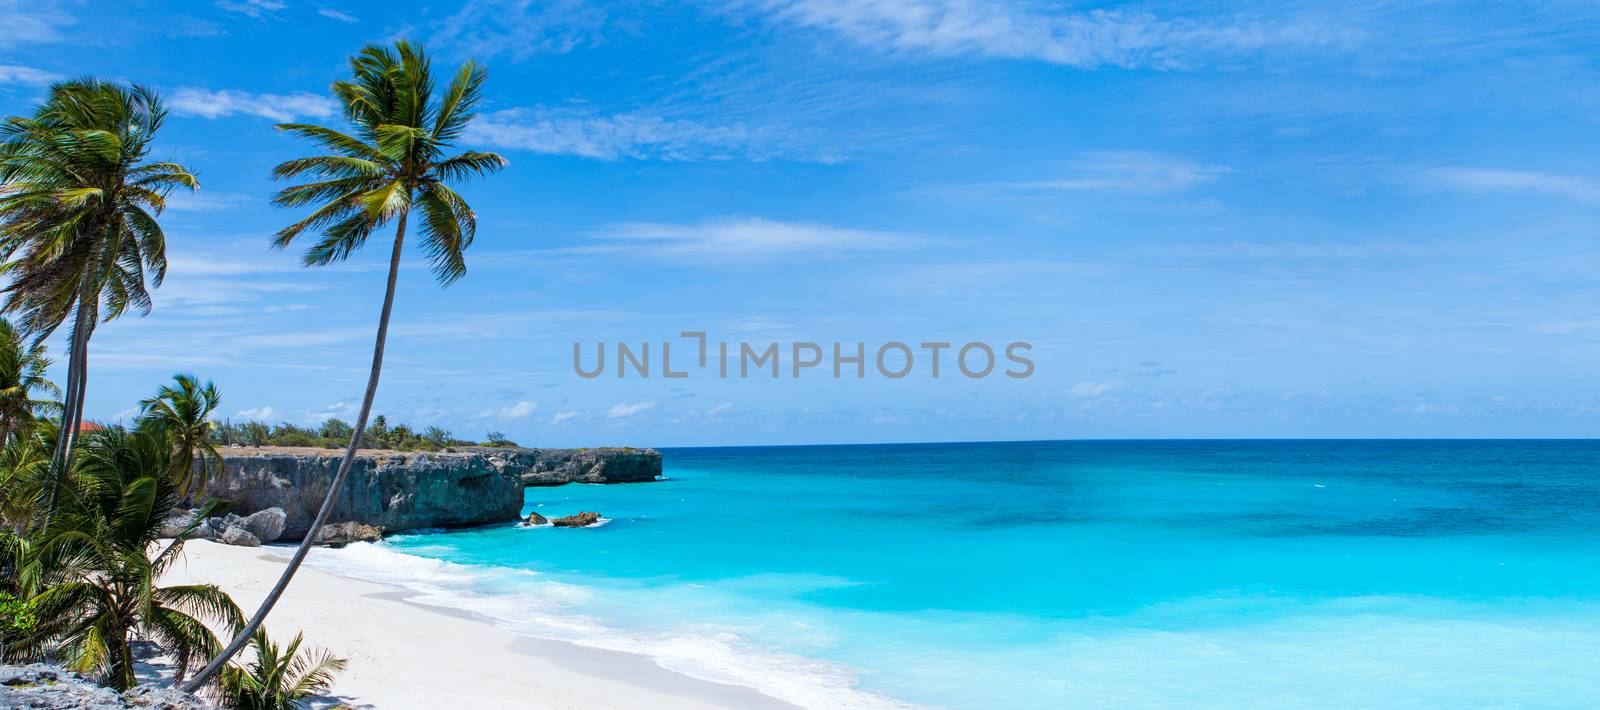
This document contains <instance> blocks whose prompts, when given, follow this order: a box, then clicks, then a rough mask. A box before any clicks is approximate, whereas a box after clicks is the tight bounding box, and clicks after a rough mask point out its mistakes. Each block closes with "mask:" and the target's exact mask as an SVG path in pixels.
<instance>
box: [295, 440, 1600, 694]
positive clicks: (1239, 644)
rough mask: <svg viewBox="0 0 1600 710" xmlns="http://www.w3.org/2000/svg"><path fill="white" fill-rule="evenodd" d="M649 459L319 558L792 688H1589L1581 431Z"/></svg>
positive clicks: (1598, 630)
mask: <svg viewBox="0 0 1600 710" xmlns="http://www.w3.org/2000/svg"><path fill="white" fill-rule="evenodd" d="M664 453H665V455H666V459H665V460H666V473H667V476H668V478H669V480H666V481H663V482H658V483H651V484H633V485H613V486H592V485H571V486H563V487H558V488H533V489H529V490H528V492H527V500H528V509H529V510H538V511H540V512H541V513H543V514H545V515H548V516H552V517H553V516H555V515H561V514H570V513H575V512H578V511H580V510H595V511H598V512H600V513H602V514H603V515H604V516H605V517H606V518H608V519H609V522H608V523H607V524H606V525H604V526H602V527H600V528H594V529H586V530H566V529H553V528H519V527H514V526H502V527H491V528H482V529H475V530H468V531H453V532H442V533H434V534H420V535H408V536H402V537H398V538H392V539H391V540H390V541H388V542H386V543H383V544H381V545H377V546H365V547H352V548H347V550H346V551H344V552H343V554H342V555H341V556H338V557H332V558H328V559H329V561H327V562H326V564H332V565H336V566H340V567H341V568H342V569H344V570H345V571H347V572H352V573H355V574H360V575H364V576H372V577H376V578H383V579H388V580H390V581H398V582H402V583H405V584H409V585H411V586H413V587H415V588H417V589H420V590H422V591H424V592H426V593H427V594H428V595H429V597H428V598H429V600H431V601H433V602H435V603H441V604H450V605H454V606H460V607H463V608H468V609H473V610H475V611H478V612H480V613H483V614H485V615H487V616H490V617H492V618H494V619H496V620H497V621H499V622H501V623H504V624H506V625H508V626H511V627H514V628H517V629H519V630H521V631H523V632H526V633H531V634H536V635H543V636H550V637H555V638H566V639H577V640H580V641H582V642H584V643H589V644H592V645H597V646H603V647H608V648H617V649H624V650H632V651H638V652H641V653H647V654H650V655H653V656H655V657H656V658H658V659H659V660H660V662H661V663H662V664H663V665H666V666H668V667H671V668H674V669H677V670H682V671H685V672H688V673H691V674H693V675H697V676H701V677H706V678H710V679H714V680H724V681H730V682H739V683H742V684H747V685H752V686H754V687H757V688H758V689H761V690H763V691H765V692H768V693H769V694H772V695H775V696H778V697H782V698H784V699H787V700H790V701H793V702H796V703H799V704H802V705H805V706H808V707H816V708H841V707H894V706H896V705H897V704H899V703H902V702H903V703H908V704H912V705H920V706H932V707H948V708H974V709H976V708H984V709H988V708H1046V707H1050V708H1054V707H1107V706H1137V707H1196V706H1210V707H1463V706H1472V707H1481V706H1523V707H1594V706H1595V705H1596V704H1597V703H1600V670H1597V669H1600V442H1591V441H1204V442H1199V441H1129V442H1042V443H985V444H932V445H875V446H815V447H774V448H723V449H673V450H667V451H665V452H664Z"/></svg>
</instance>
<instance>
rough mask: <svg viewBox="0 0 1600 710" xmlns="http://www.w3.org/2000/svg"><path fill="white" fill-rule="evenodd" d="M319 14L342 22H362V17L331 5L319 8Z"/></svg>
mask: <svg viewBox="0 0 1600 710" xmlns="http://www.w3.org/2000/svg"><path fill="white" fill-rule="evenodd" d="M317 14H318V15H321V16H323V17H327V18H330V19H334V20H338V21H340V22H360V21H361V20H360V18H357V17H356V16H355V15H352V14H350V13H347V12H340V11H338V10H335V9H333V8H331V7H319V8H317Z"/></svg>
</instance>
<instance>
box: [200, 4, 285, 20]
mask: <svg viewBox="0 0 1600 710" xmlns="http://www.w3.org/2000/svg"><path fill="white" fill-rule="evenodd" d="M216 5H217V7H220V8H222V9H224V10H227V11H228V12H237V13H239V14H241V15H245V16H247V17H254V18H256V19H258V20H259V19H261V18H262V17H263V16H265V15H271V14H273V13H276V12H277V11H279V10H282V9H284V8H286V7H288V5H287V4H285V3H284V2H283V0H217V3H216Z"/></svg>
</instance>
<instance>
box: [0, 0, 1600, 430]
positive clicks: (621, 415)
mask: <svg viewBox="0 0 1600 710" xmlns="http://www.w3.org/2000/svg"><path fill="white" fill-rule="evenodd" d="M0 24H3V25H4V26H5V27H6V31H5V32H3V33H0V112H3V113H6V114H14V113H21V112H25V111H27V110H28V109H29V108H30V106H31V105H32V104H33V103H34V102H35V101H36V100H37V99H38V98H39V97H40V96H41V95H42V93H43V91H44V88H45V86H46V85H47V84H48V82H49V81H51V80H53V79H56V78H61V77H67V76H74V75H79V74H94V75H97V76H101V77H107V78H116V79H125V80H134V81H138V82H141V83H145V84H148V85H150V86H152V87H155V88H157V89H159V90H160V91H161V92H162V93H163V94H164V95H165V97H166V99H167V101H168V103H169V106H170V108H171V109H172V113H173V115H172V118H171V120H170V121H169V123H168V125H167V127H166V129H165V132H164V134H163V135H162V137H161V140H160V141H159V146H160V147H159V151H160V152H161V153H162V154H163V157H171V158H175V159H177V160H180V161H182V162H184V163H186V164H188V165H190V166H191V167H193V168H194V169H195V170H196V171H197V172H198V173H199V175H200V178H201V181H202V184H203V189H202V191H201V192H199V193H198V194H196V195H194V196H193V197H187V198H183V197H180V198H178V199H177V200H175V204H174V207H173V209H172V210H170V211H169V212H168V213H167V214H166V215H165V217H164V219H163V221H164V224H165V225H166V229H167V232H168V236H169V242H170V246H169V257H170V258H171V260H172V269H171V272H170V275H169V278H168V281H167V283H166V285H164V286H163V287H162V288H161V289H160V290H159V291H157V293H156V307H155V310H154V312H153V313H152V314H151V315H149V316H148V317H145V318H131V317H130V318H124V319H122V320H119V321H116V322H113V323H111V324H108V325H105V326H103V327H101V329H100V330H99V331H98V332H97V334H96V336H95V340H94V344H93V348H92V351H91V363H92V364H91V368H92V369H91V380H90V382H91V385H90V387H91V389H90V392H89V402H88V407H89V414H90V416H91V417H94V418H98V419H103V420H110V419H116V418H118V417H125V416H127V414H128V412H129V410H130V408H131V407H132V406H133V405H134V403H135V402H136V401H137V400H138V399H139V398H140V397H142V396H145V395H146V394H148V393H149V392H150V391H151V390H153V389H154V387H155V386H156V385H157V384H159V383H160V382H161V381H163V380H164V379H166V378H167V377H169V376H170V375H171V374H172V373H174V372H179V371H192V372H194V373H196V374H198V375H200V376H202V377H205V378H210V379H214V380H215V381H216V382H217V383H218V385H219V386H220V387H221V388H222V390H223V393H224V398H225V401H224V405H223V411H222V414H223V415H224V416H228V417H232V418H235V419H241V418H250V417H264V418H267V419H269V420H274V421H278V420H284V421H293V422H296V423H302V424H304V423H313V422H315V421H317V420H319V419H321V418H324V417H327V416H343V417H345V418H347V419H348V418H349V417H350V414H351V412H352V411H353V409H354V407H353V405H354V404H355V403H356V401H357V399H358V397H359V395H360V390H361V387H362V385H363V383H364V373H365V369H366V364H367V360H368V358H369V353H370V337H371V335H372V331H373V328H374V324H375V320H376V314H377V309H378V305H379V300H380V298H381V292H382V280H383V274H382V270H383V268H384V263H383V259H384V258H385V256H386V251H385V250H384V249H382V248H370V249H369V250H368V251H367V252H366V253H363V254H361V255H360V256H359V257H358V258H355V259H353V260H351V261H350V262H349V263H347V264H345V265H342V266H339V267H335V268H328V269H321V270H309V271H308V270H305V269H302V268H301V267H300V266H299V264H298V260H297V255H296V254H295V253H293V252H276V251H272V250H270V249H268V247H267V241H268V235H270V234H271V233H272V232H273V231H274V230H275V229H277V228H279V227H281V226H282V225H284V224H286V223H287V222H288V221H289V220H291V219H293V218H294V215H293V214H292V213H290V212H287V211H282V210H277V209H275V208H273V207H271V206H270V205H269V204H268V203H267V197H268V196H269V195H270V194H271V193H272V191H273V190H274V189H275V188H276V187H277V186H276V185H275V184H274V183H273V182H272V181H271V179H270V178H269V176H268V171H269V170H270V168H271V167H272V166H273V165H274V164H276V163H277V162H279V161H282V160H285V159H288V158H292V157H298V156H301V155H305V154H309V153H310V152H312V151H310V150H309V149H308V146H306V145H304V144H302V143H298V142H296V141H295V140H292V139H290V138H288V137H285V136H281V135H277V134H276V133H275V132H274V131H273V129H272V124H273V123H274V122H277V121H284V120H291V119H292V120H309V121H319V122H334V123H337V121H338V120H339V119H338V118H337V115H336V112H335V110H334V107H333V105H332V104H331V102H330V101H329V100H328V98H327V91H326V87H327V85H328V83H329V82H330V81H332V80H335V79H337V78H340V77H341V76H342V74H343V72H344V64H343V62H344V59H345V58H346V57H347V56H348V55H349V54H350V53H351V52H353V51H355V50H356V49H358V48H359V47H360V46H361V45H362V44H364V43H366V42H370V41H385V40H391V39H394V38H398V37H407V38H411V39H414V40H419V41H422V42H425V43H426V44H427V45H428V47H429V48H430V49H431V50H432V51H433V52H434V54H435V55H436V59H437V61H438V62H439V63H441V64H450V65H453V64H454V63H455V62H458V61H460V60H462V59H466V58H476V59H478V60H480V61H482V62H484V63H486V64H487V66H488V67H489V70H490V81H489V85H488V90H487V95H486V97H485V100H484V104H483V107H482V108H483V116H482V117H481V119H480V120H479V122H478V123H477V125H476V126H475V128H474V129H473V130H472V131H471V132H470V133H469V135H468V137H467V140H465V141H463V147H469V148H479V149H492V150H497V151H500V152H502V153H503V154H504V155H505V156H506V157H507V158H508V159H509V160H510V161H511V164H510V166H509V167H508V168H507V170H506V171H505V172H504V173H502V174H501V175H499V176H497V177H495V178H493V179H491V180H488V181H484V182H481V183H473V184H469V185H467V186H465V187H463V188H462V191H463V193H464V194H465V195H466V196H467V197H468V199H469V200H470V201H471V203H472V204H473V206H474V207H475V208H476V210H477V211H478V214H479V219H480V229H479V234H478V240H477V243H476V244H475V245H474V246H473V247H472V249H471V251H470V252H469V258H468V263H469V269H470V273H469V276H468V277H467V278H466V279H464V280H463V281H461V282H459V283H458V284H456V285H454V286H452V287H450V288H448V289H441V288H439V287H438V286H436V285H435V284H434V283H432V282H431V280H430V279H429V277H428V274H427V271H426V268H425V264H423V263H421V261H420V260H417V259H412V260H409V261H408V263H407V265H406V269H405V270H404V271H403V273H402V276H401V293H400V296H399V300H398V305H397V308H396V315H395V326H394V330H393V335H392V339H391V345H390V357H389V359H388V364H387V367H386V369H385V372H384V379H383V386H382V390H381V392H380V395H379V399H378V410H379V411H381V412H383V413H386V414H388V415H389V416H390V418H391V419H395V420H405V421H409V422H412V423H414V424H418V425H425V424H439V425H441V426H444V427H446V428H449V429H451V430H453V431H455V432H456V433H457V434H458V435H461V436H472V437H476V436H479V435H481V433H482V432H485V431H488V430H500V431H504V432H506V433H507V434H508V435H510V436H511V437H512V438H514V439H516V440H518V441H520V442H522V443H524V444H532V445H551V446H555V445H599V444H630V445H691V444H756V443H822V442H868V441H928V440H981V439H1023V438H1086V437H1196V436H1198V437H1258V436H1264V437H1278V436H1329V437H1346V436H1587V435H1593V434H1594V432H1595V431H1596V429H1597V426H1596V425H1597V424H1600V391H1597V388H1596V386H1595V384H1594V382H1595V380H1594V377H1593V375H1594V373H1595V370H1596V363H1597V362H1600V357H1597V356H1600V288H1597V286H1600V239H1597V237H1600V164H1597V162H1596V157H1597V156H1600V131H1597V129H1600V52H1597V51H1596V50H1597V42H1596V39H1595V38H1596V37H1600V7H1597V6H1595V5H1594V4H1592V3H1586V2H1551V3H1543V4H1522V3H1457V4H1433V3H1388V2H1353V3H1326V4H1318V3H1301V2H1271V3H1267V2H1244V3H1226V4H1212V3H1165V2H1154V3H1125V4H1118V3H1043V2H988V1H984V0H968V1H965V2H956V1H943V0H892V1H889V2H880V3H870V4H869V3H858V2H846V1H843V0H772V1H761V0H752V1H750V2H732V3H696V2H681V3H655V2H640V3H625V4H606V3H586V2H571V1H556V2H547V3H540V2H483V1H474V2H467V3H463V4H459V5H457V4H448V3H435V4H431V5H418V6H416V7H415V9H400V8H399V6H398V5H397V4H395V3H357V2H325V3H322V2H304V1H301V0H226V1H221V2H215V3H210V4H207V3H201V2H195V3H161V2H128V3H73V2H67V3H48V2H43V3H41V2H14V1H12V0H0ZM685 330H701V331H706V332H708V333H709V334H710V337H711V338H712V339H713V341H715V340H729V341H734V342H737V341H748V342H752V343H760V344H764V343H766V342H772V341H776V342H780V343H783V344H785V345H784V347H787V344H788V343H791V342H793V341H812V342H820V343H824V344H827V343H831V342H834V341H843V342H846V343H852V342H856V341H864V342H867V343H869V347H871V346H875V345H876V344H881V343H883V342H886V341H891V340H899V341H907V342H911V343H913V344H915V343H917V342H921V341H932V340H942V341H952V342H956V343H962V342H967V341H985V342H988V343H991V344H994V345H996V346H997V347H999V346H1003V344H1004V343H1007V342H1011V341H1028V342H1031V343H1032V344H1033V346H1034V348H1033V351H1032V353H1031V354H1032V359H1033V360H1034V362H1035V363H1036V366H1037V369H1036V371H1035V373H1034V374H1033V376H1031V377H1029V378H1026V379H1011V378H1005V377H988V378H984V379H979V380H973V379H968V378H964V377H960V376H955V377H952V376H949V373H948V372H947V373H946V376H944V377H941V378H940V379H933V378H931V377H928V376H926V370H923V369H920V368H919V370H918V371H917V373H916V374H914V375H913V376H910V377H906V378H904V379H899V380H888V379H884V378H881V377H874V376H869V377H868V378H866V379H864V380H855V379H845V380H840V381H833V380H832V379H831V378H827V377H808V378H801V379H798V380H795V379H792V378H787V377H785V378H780V379H779V380H777V381H772V380H769V379H757V378H752V379H747V380H740V379H731V380H719V379H716V378H714V377H711V376H710V375H709V374H707V373H695V375H694V376H691V377H689V378H686V379H677V380H666V379H660V378H653V379H639V378H624V379H618V378H615V377H610V376H608V377H602V378H598V379H594V380H588V379H583V378H579V377H578V376H577V375H576V374H574V372H573V368H572V363H571V355H572V343H573V342H574V341H579V342H582V343H584V344H585V347H593V345H594V344H595V343H597V342H600V341H604V342H607V343H615V342H616V341H617V340H619V339H621V340H627V341H629V342H634V343H641V342H645V341H649V342H653V343H659V342H661V341H663V340H674V341H676V339H677V334H678V333H679V332H680V331H685ZM54 345H55V350H56V352H57V354H60V352H61V350H62V347H61V344H60V343H54ZM674 347H675V348H679V347H682V348H684V349H685V350H687V349H688V348H689V347H690V345H689V343H686V342H681V343H680V344H678V345H675V346H674ZM678 356H679V351H678V350H676V349H675V350H674V358H675V367H676V362H677V358H678ZM946 367H947V368H948V367H949V363H948V362H947V363H946Z"/></svg>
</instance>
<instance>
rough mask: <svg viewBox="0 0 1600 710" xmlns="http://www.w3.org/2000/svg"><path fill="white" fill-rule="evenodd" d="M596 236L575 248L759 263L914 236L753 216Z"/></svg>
mask: <svg viewBox="0 0 1600 710" xmlns="http://www.w3.org/2000/svg"><path fill="white" fill-rule="evenodd" d="M595 236H596V237H598V238H600V239H603V240H606V241H607V242H608V243H606V244H603V245H598V246H593V247H579V248H578V249H577V250H576V251H580V252H597V253H618V254H625V255H630V256H637V257H642V258H648V259H656V260H661V261H672V262H689V263H698V262H702V261H705V260H719V261H764V260H770V259H774V258H779V257H796V256H826V255H831V254H838V253H842V252H850V251H880V250H892V249H904V248H909V247H911V246H913V245H914V244H916V243H918V242H919V241H920V240H919V239H918V238H917V237H915V236H913V235H910V234H904V233H899V232H883V231H874V230H866V229H850V228H845V227H835V226H832V225H826V224H816V223H809V222H780V221H776V220H770V219H762V218H759V217H723V218H719V219H710V220H703V221H700V222H694V223H689V224H667V223H659V222H628V223H622V224H616V225H612V226H611V227H609V228H606V229H604V230H602V231H600V232H598V233H597V234H596V235H595Z"/></svg>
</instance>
